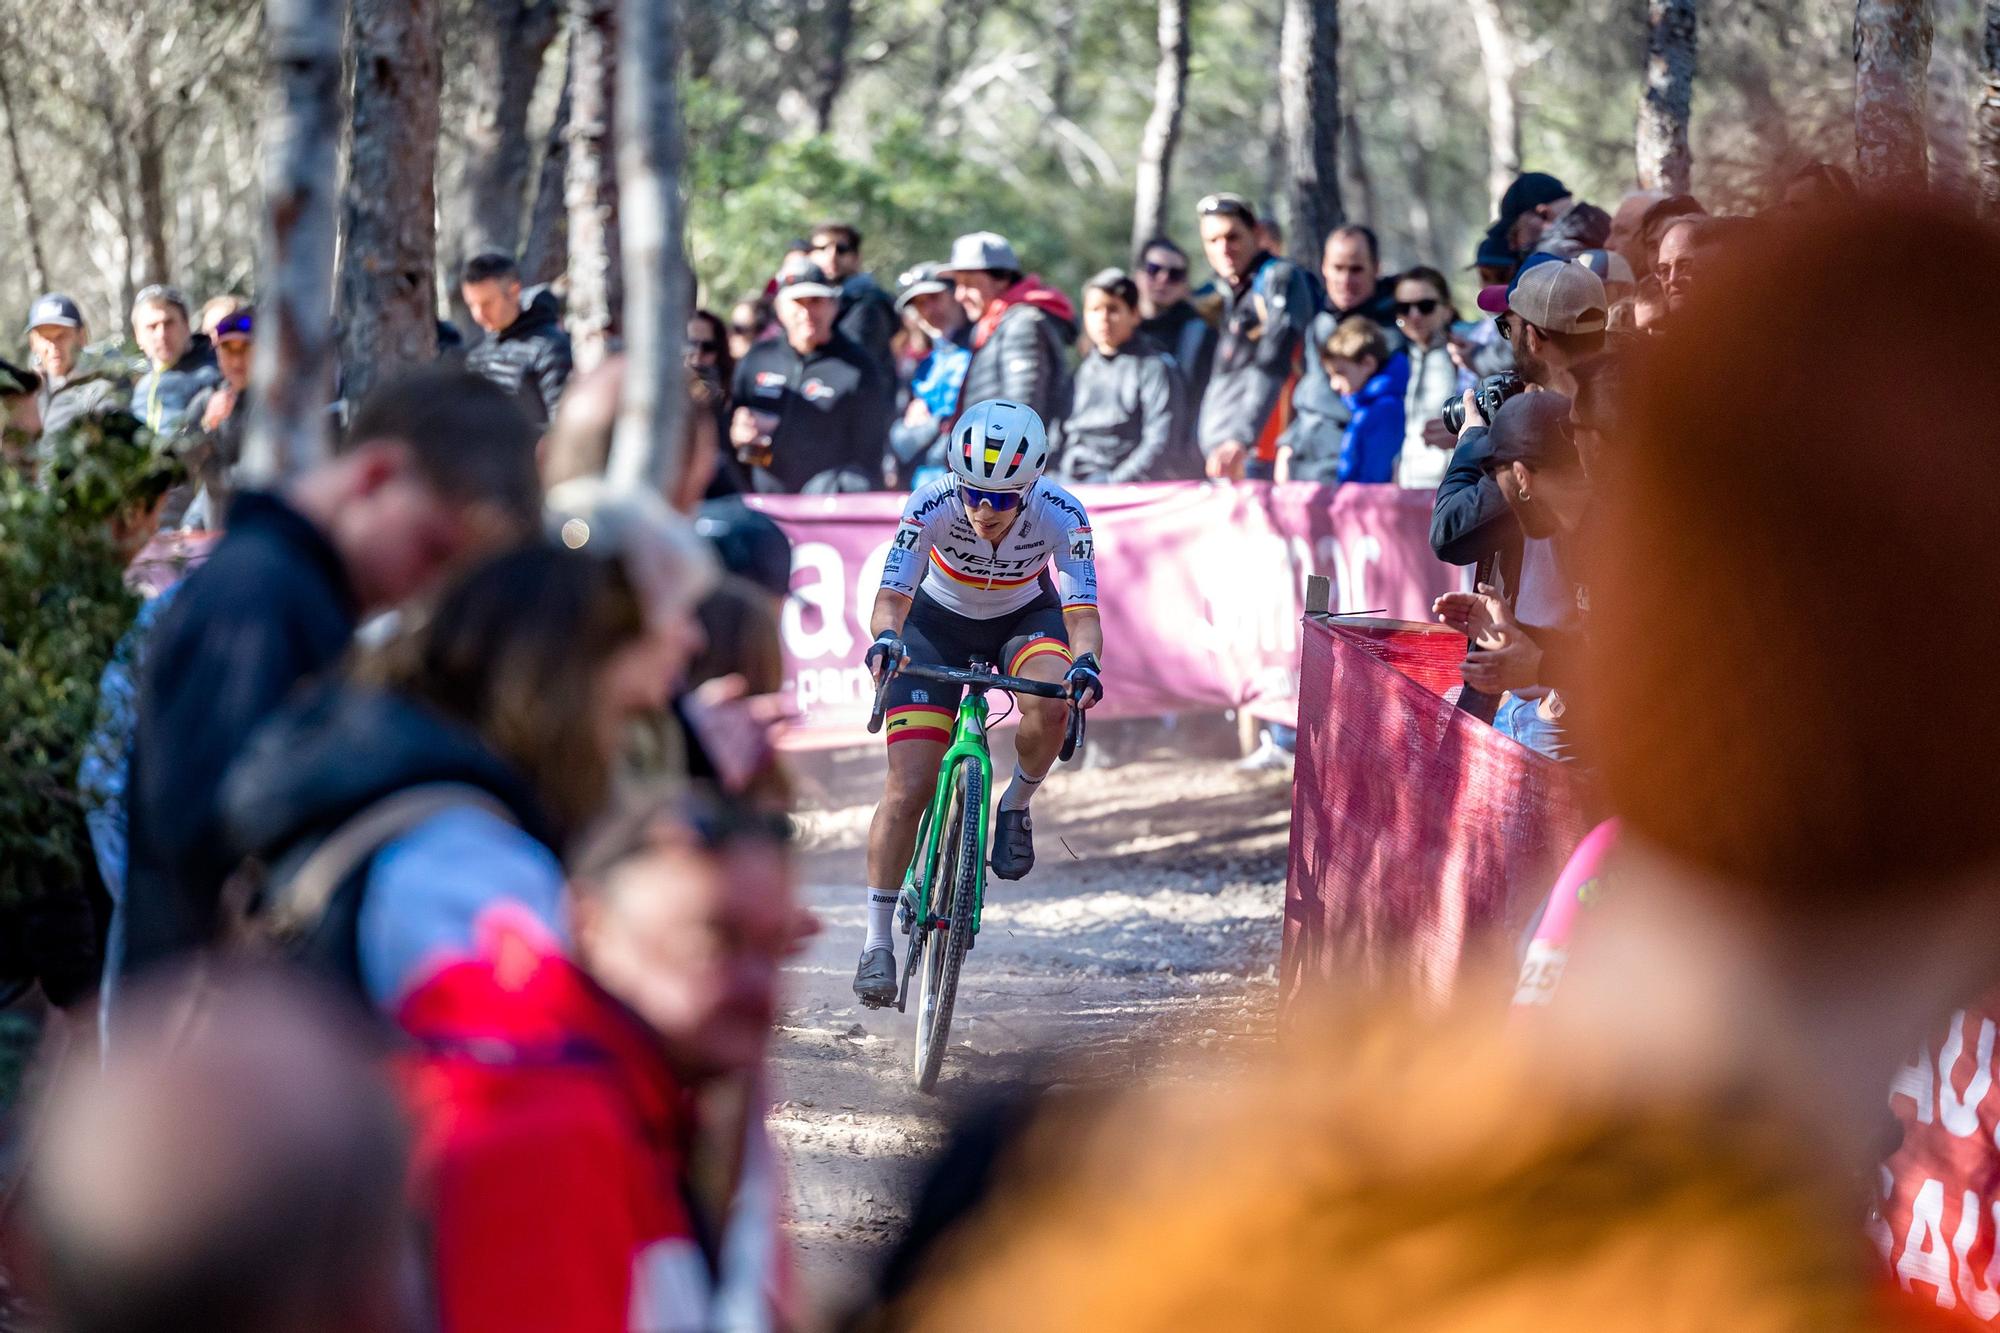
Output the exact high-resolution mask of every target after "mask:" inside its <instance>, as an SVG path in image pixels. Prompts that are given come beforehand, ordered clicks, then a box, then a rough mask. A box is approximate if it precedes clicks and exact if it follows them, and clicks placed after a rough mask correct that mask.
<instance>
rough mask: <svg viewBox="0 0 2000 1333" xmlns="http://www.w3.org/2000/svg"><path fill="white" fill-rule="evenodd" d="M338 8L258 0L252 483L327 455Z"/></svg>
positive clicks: (338, 1) (247, 456) (247, 458)
mask: <svg viewBox="0 0 2000 1333" xmlns="http://www.w3.org/2000/svg"><path fill="white" fill-rule="evenodd" d="M345 10H346V5H345V4H344V3H343V0H266V4H265V8H264V31H265V41H266V50H267V52H268V56H269V66H270V80H271V85H272V104H271V106H270V107H269V109H268V110H267V112H266V120H265V123H266V125H268V126H269V127H270V131H269V134H270V137H269V140H268V145H267V147H266V149H265V155H264V200H265V203H264V243H263V256H262V270H263V272H262V279H261V281H260V282H259V283H258V311H257V351H256V361H255V363H254V369H253V373H254V375H255V377H256V383H257V386H258V392H257V394H256V396H255V398H254V400H253V402H252V405H251V415H250V431H249V438H248V439H247V440H246V441H245V444H244V452H243V468H244V471H245V473H246V474H247V476H248V479H249V481H250V482H251V483H252V484H254V485H262V486H270V485H275V484H277V483H279V482H281V481H283V480H285V479H286V478H288V477H293V476H296V475H298V474H299V473H301V472H304V471H305V470H307V469H308V468H310V467H312V466H313V465H314V464H315V463H317V462H319V461H320V460H321V459H323V458H325V457H326V456H327V413H326V405H327V402H328V400H329V399H330V398H331V397H332V389H333V328H332V325H333V319H332V314H333V311H332V300H333V247H334V231H335V208H336V192H337V190H338V188H339V183H338V180H337V176H338V173H339V166H340V151H339V150H340V74H341V69H340V45H341V43H340V39H341V29H342V27H343V24H342V19H343V18H344V17H345Z"/></svg>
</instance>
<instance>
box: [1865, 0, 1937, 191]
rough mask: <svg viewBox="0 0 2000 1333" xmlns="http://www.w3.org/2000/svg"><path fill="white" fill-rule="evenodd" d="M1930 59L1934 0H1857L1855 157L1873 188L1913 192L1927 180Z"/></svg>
mask: <svg viewBox="0 0 2000 1333" xmlns="http://www.w3.org/2000/svg"><path fill="white" fill-rule="evenodd" d="M1930 63H1931V13H1930V4H1929V0H1858V3H1856V5H1855V7H1854V162H1855V166H1856V168H1857V174H1858V175H1859V176H1860V177H1861V179H1862V180H1863V181H1864V182H1865V183H1866V185H1867V186H1868V188H1870V189H1873V190H1877V191H1879V192H1881V193H1883V194H1907V193H1910V192H1913V191H1916V192H1921V191H1923V190H1924V189H1926V188H1927V187H1928V185H1929V182H1930V166H1929V154H1928V152H1927V146H1926V142H1925V134H1924V124H1925V109H1924V103H1925V96H1924V85H1925V81H1926V79H1927V77H1928V75H1929V71H1930Z"/></svg>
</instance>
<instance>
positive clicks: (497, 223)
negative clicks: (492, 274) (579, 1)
mask: <svg viewBox="0 0 2000 1333" xmlns="http://www.w3.org/2000/svg"><path fill="white" fill-rule="evenodd" d="M560 21H561V4H560V0H479V3H478V4H477V5H476V6H475V8H474V12H473V37H472V75H473V77H472V87H473V101H472V110H471V112H470V114H469V115H468V116H467V119H466V134H465V138H466V159H465V188H464V199H465V209H466V218H465V230H464V235H463V237H462V238H461V244H460V245H459V246H458V250H459V251H460V254H459V258H460V259H461V260H462V259H464V258H465V257H466V256H469V255H474V254H477V253H479V252H480V251H482V250H504V251H506V252H507V253H508V254H510V255H511V254H513V253H515V247H517V246H519V245H520V243H521V213H522V210H523V209H525V208H526V207H527V193H528V167H529V165H530V162H531V160H532V157H533V153H532V150H531V148H530V145H529V143H528V104H529V103H530V102H531V101H533V100H534V96H535V81H536V80H537V79H538V78H540V77H541V72H542V60H543V57H544V56H546V55H547V53H548V49H549V44H550V43H551V42H553V41H554V40H555V36H556V28H557V25H558V24H559V23H560Z"/></svg>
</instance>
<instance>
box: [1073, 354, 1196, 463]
mask: <svg viewBox="0 0 2000 1333" xmlns="http://www.w3.org/2000/svg"><path fill="white" fill-rule="evenodd" d="M1188 416H1189V414H1188V407H1187V384H1186V381H1185V379H1184V377H1183V376H1182V374H1181V370H1180V367H1179V366H1178V365H1176V364H1175V362H1174V358H1173V357H1172V356H1171V355H1170V354H1169V353H1168V352H1167V351H1166V349H1165V348H1163V347H1161V346H1160V345H1159V344H1158V343H1156V342H1154V341H1153V340H1152V339H1151V338H1148V337H1147V336H1146V335H1145V334H1143V333H1139V334H1134V335H1133V337H1132V340H1131V341H1130V342H1128V343H1126V344H1125V345H1124V346H1123V347H1121V348H1119V349H1118V350H1117V351H1116V352H1114V353H1113V354H1112V355H1110V356H1105V355H1103V354H1102V353H1100V352H1097V351H1092V352H1091V353H1090V355H1088V356H1086V357H1085V358H1084V359H1083V364H1082V365H1081V366H1078V367H1077V371H1076V402H1075V403H1074V404H1073V405H1072V406H1071V408H1070V413H1069V418H1068V420H1066V421H1065V422H1064V423H1063V425H1062V429H1061V430H1060V432H1058V442H1057V450H1056V472H1057V475H1058V476H1060V477H1061V478H1062V479H1063V480H1064V481H1065V482H1126V481H1171V480H1183V479H1192V478H1197V477H1199V476H1201V455H1199V454H1197V453H1195V452H1194V445H1193V442H1192V438H1191V428H1192V426H1193V424H1194V423H1193V422H1192V421H1190V420H1189V419H1188Z"/></svg>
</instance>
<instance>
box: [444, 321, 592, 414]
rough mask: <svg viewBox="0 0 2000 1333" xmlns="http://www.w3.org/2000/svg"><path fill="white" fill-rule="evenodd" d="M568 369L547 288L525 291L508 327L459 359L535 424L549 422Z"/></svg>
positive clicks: (563, 341) (563, 340)
mask: <svg viewBox="0 0 2000 1333" xmlns="http://www.w3.org/2000/svg"><path fill="white" fill-rule="evenodd" d="M573 365H574V362H573V361H572V359H571V356H570V346H569V335H568V334H567V333H564V332H563V329H562V309H561V307H560V305H559V304H558V303H557V301H556V295H555V293H554V292H552V291H550V290H549V289H548V288H547V287H538V288H535V289H534V290H533V291H532V292H530V293H529V294H528V299H527V301H526V302H525V303H524V304H523V305H522V307H521V314H520V316H519V317H518V318H517V319H515V321H514V322H513V323H512V324H509V325H508V326H507V327H506V328H504V329H502V330H500V332H498V333H491V334H488V335H487V336H486V337H485V338H484V339H482V340H481V341H480V342H479V344H478V346H476V347H474V348H473V349H472V350H471V351H469V352H467V353H466V354H465V368H466V369H467V370H470V371H471V372H472V373H473V374H475V375H479V376H481V377H483V378H485V379H489V380H492V381H493V382H494V383H495V384H497V385H499V386H500V387H501V388H503V389H505V390H506V391H507V392H508V393H510V394H513V395H514V396H515V397H516V398H517V399H518V400H519V401H520V403H521V406H522V408H523V409H524V410H525V411H526V412H527V413H528V415H529V416H530V417H532V418H534V420H535V421H536V423H537V424H540V425H547V424H548V422H549V421H551V420H552V419H553V418H554V417H555V414H556V404H557V403H558V402H560V401H561V400H562V393H563V386H564V385H566V384H568V383H569V373H570V369H571V367H572V366H573Z"/></svg>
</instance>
